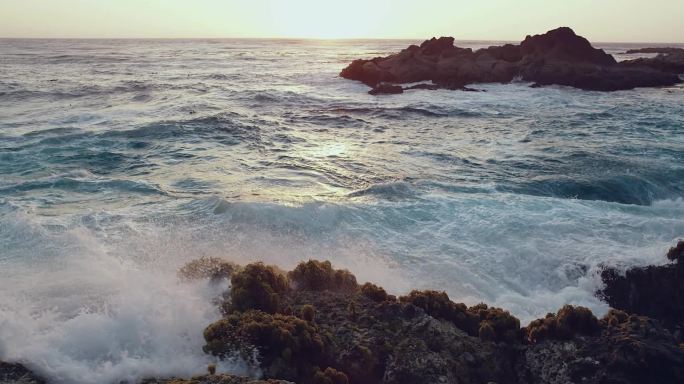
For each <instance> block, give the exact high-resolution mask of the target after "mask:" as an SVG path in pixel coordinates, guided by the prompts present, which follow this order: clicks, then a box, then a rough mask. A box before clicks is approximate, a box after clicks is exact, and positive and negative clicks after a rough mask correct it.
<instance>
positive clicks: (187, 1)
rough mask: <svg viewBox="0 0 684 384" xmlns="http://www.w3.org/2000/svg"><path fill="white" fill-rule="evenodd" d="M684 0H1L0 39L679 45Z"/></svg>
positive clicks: (683, 37) (683, 30) (683, 28)
mask: <svg viewBox="0 0 684 384" xmlns="http://www.w3.org/2000/svg"><path fill="white" fill-rule="evenodd" d="M682 16H684V0H649V1H643V0H0V37H34V38H39V37H42V38H45V37H51V38H230V37H256V38H270V37H282V38H300V37H302V38H323V39H326V38H407V39H423V38H428V37H432V36H454V37H456V39H459V40H471V39H472V40H512V41H519V40H522V39H523V38H524V37H525V36H526V35H528V34H536V33H543V32H545V31H547V30H549V29H553V28H556V27H559V26H569V27H572V28H573V29H575V31H576V32H577V33H578V34H581V35H583V36H585V37H587V38H588V39H589V40H592V41H599V42H624V41H632V42H673V43H684V21H683V20H682Z"/></svg>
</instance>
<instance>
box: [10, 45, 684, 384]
mask: <svg viewBox="0 0 684 384" xmlns="http://www.w3.org/2000/svg"><path fill="white" fill-rule="evenodd" d="M411 43H418V42H415V41H368V40H366V41H314V40H305V41H302V40H0V292H1V294H0V360H8V361H18V362H23V363H25V364H27V365H28V366H29V367H31V368H32V369H34V370H36V371H37V372H39V373H41V374H43V375H45V376H47V377H50V378H51V379H52V380H53V381H54V382H56V383H107V382H117V383H118V382H119V381H121V380H132V381H135V380H138V379H140V378H143V377H150V376H174V375H177V376H190V375H193V374H197V373H202V371H204V369H205V368H204V367H206V365H207V364H208V363H210V362H212V360H211V358H210V357H208V356H206V355H204V354H203V353H202V350H201V347H202V345H203V339H202V331H203V329H204V327H205V326H206V325H208V324H209V323H211V322H212V321H214V320H216V319H217V318H219V316H220V315H219V313H218V311H217V310H216V308H215V305H214V304H212V301H214V300H215V299H216V298H218V297H219V296H220V295H221V293H222V292H223V291H224V290H225V289H226V288H227V283H225V284H224V285H221V286H215V285H210V284H209V283H207V282H193V283H187V282H181V281H179V279H178V278H177V275H176V271H177V269H178V268H179V267H180V266H182V265H183V264H184V263H186V262H188V261H190V260H192V259H195V258H198V257H203V256H215V257H224V258H227V259H230V260H233V261H236V262H239V263H248V262H251V261H257V260H259V261H265V262H267V263H272V264H277V265H279V266H281V267H283V268H292V267H293V266H294V265H296V263H297V262H299V261H301V260H307V259H310V258H315V259H328V260H331V261H332V262H333V264H334V265H335V266H336V267H340V268H347V269H349V270H350V271H352V272H353V273H354V274H356V276H357V277H358V279H359V280H360V281H361V282H365V281H372V282H375V283H377V284H379V285H382V286H384V287H386V288H387V289H388V290H389V291H390V292H392V293H394V294H405V293H408V292H409V291H410V290H412V289H438V290H445V291H446V292H448V293H449V295H450V297H451V298H452V299H454V300H455V301H459V302H465V303H468V304H476V303H479V302H486V303H488V304H491V305H495V306H500V307H503V308H506V309H508V310H510V311H511V312H512V313H513V314H514V315H516V316H518V317H519V318H520V319H521V320H522V322H523V324H525V323H527V322H528V321H530V320H532V319H534V318H537V317H540V316H544V315H545V314H546V313H547V312H554V311H556V310H557V309H558V308H560V307H561V306H562V305H564V304H566V303H569V304H576V305H584V306H587V307H589V308H591V309H592V310H593V311H595V313H597V314H598V315H601V314H602V313H604V312H605V311H606V310H607V305H606V304H605V303H603V302H601V301H600V300H599V299H598V298H597V297H596V296H595V294H594V293H595V291H596V290H597V289H599V288H600V287H601V281H600V278H599V277H598V275H597V274H598V273H599V272H600V270H601V268H602V267H603V266H606V265H608V266H613V267H617V268H620V269H626V268H628V267H630V266H641V265H648V264H663V263H665V262H666V260H665V257H664V254H665V252H666V251H667V249H668V247H669V246H671V245H673V244H674V242H675V240H677V239H678V238H679V237H682V236H684V200H682V199H683V197H684V88H683V87H669V88H657V89H638V90H633V91H621V92H614V93H600V92H587V91H581V90H576V89H571V88H565V87H546V88H530V87H529V84H527V83H513V84H487V85H476V86H475V87H476V88H478V89H480V90H483V91H486V92H460V91H446V90H445V91H411V92H407V93H405V94H403V95H396V96H383V97H373V96H370V95H367V94H366V92H367V91H368V88H367V87H366V86H364V85H362V84H360V83H356V82H352V81H347V80H344V79H341V78H340V77H338V74H339V72H340V70H341V69H342V68H344V67H345V66H346V65H347V64H348V63H349V62H351V61H352V60H353V59H356V58H362V57H366V58H368V57H374V56H382V55H386V54H389V53H391V52H395V51H398V50H400V49H402V48H404V47H406V46H408V45H409V44H411ZM493 44H495V43H494V42H491V43H490V42H461V43H458V45H460V46H466V47H473V48H477V47H482V46H488V45H493ZM639 46H641V45H630V44H610V45H602V47H603V48H605V49H606V50H607V51H608V52H609V53H614V54H616V55H617V57H618V59H625V58H626V57H627V56H625V55H621V53H622V52H624V51H625V50H626V49H629V48H634V47H639ZM245 369H246V367H245V366H244V364H242V363H241V362H240V361H228V362H225V363H223V364H222V365H221V366H220V367H219V370H221V371H225V372H233V373H244V372H245Z"/></svg>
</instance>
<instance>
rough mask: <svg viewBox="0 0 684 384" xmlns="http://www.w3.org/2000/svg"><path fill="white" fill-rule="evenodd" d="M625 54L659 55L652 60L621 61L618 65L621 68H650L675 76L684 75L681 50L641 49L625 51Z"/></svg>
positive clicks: (683, 53)
mask: <svg viewBox="0 0 684 384" xmlns="http://www.w3.org/2000/svg"><path fill="white" fill-rule="evenodd" d="M627 53H628V54H633V53H658V54H659V55H658V56H656V57H652V58H639V59H634V60H627V61H623V62H621V63H620V65H622V66H625V67H634V68H651V69H654V70H657V71H662V72H667V73H672V74H675V75H680V74H684V49H682V48H642V49H635V50H631V51H627Z"/></svg>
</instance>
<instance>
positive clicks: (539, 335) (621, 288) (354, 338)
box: [0, 242, 684, 384]
mask: <svg viewBox="0 0 684 384" xmlns="http://www.w3.org/2000/svg"><path fill="white" fill-rule="evenodd" d="M668 258H669V259H670V260H671V261H672V262H673V263H671V264H669V265H667V266H664V267H657V268H656V267H654V268H651V269H646V270H645V272H644V270H638V271H640V272H632V273H631V274H630V273H628V274H627V275H626V276H621V275H619V274H618V273H617V272H616V271H614V270H612V269H606V272H605V273H604V279H607V286H606V288H605V290H604V291H603V292H602V294H603V295H604V296H605V297H607V298H608V299H609V300H610V301H611V302H615V305H616V306H620V307H622V308H624V309H625V310H627V311H621V310H616V309H614V310H611V311H610V312H609V313H608V314H607V315H606V316H605V317H603V318H602V319H598V318H596V317H595V316H594V314H592V312H591V311H590V310H589V309H586V308H582V307H573V306H570V305H567V306H565V307H563V308H561V309H560V310H559V311H558V312H557V313H555V314H548V315H547V316H546V317H544V318H542V319H538V320H535V321H533V322H531V323H530V324H529V325H527V326H526V327H521V325H520V321H519V320H518V319H517V318H515V317H514V316H512V315H511V314H510V313H509V312H507V311H505V310H503V309H500V308H492V307H489V306H487V305H485V304H479V305H475V306H471V307H468V306H466V305H465V304H461V303H455V302H453V301H451V300H450V299H449V297H448V296H447V294H446V293H444V292H438V291H413V292H411V293H409V294H408V295H406V296H402V297H395V296H393V295H390V294H388V293H387V292H386V291H385V290H384V289H382V288H381V287H378V286H376V285H374V284H371V283H366V284H362V285H361V284H359V283H358V282H357V280H356V277H355V276H354V275H353V274H351V273H350V272H349V271H346V270H340V269H335V268H333V266H332V264H331V263H330V262H327V261H323V262H321V261H315V260H310V261H308V262H303V263H300V264H299V265H298V266H297V267H296V268H295V269H294V270H292V271H290V272H286V271H282V270H280V269H278V268H277V267H274V266H268V265H265V264H262V263H254V264H249V265H247V266H239V265H236V264H233V263H231V262H229V261H225V260H222V259H216V258H203V259H199V260H196V261H193V262H191V263H189V264H188V265H186V266H185V267H183V268H182V269H181V270H180V271H179V275H180V277H181V278H182V279H183V280H197V279H208V280H210V281H212V282H214V283H217V282H220V281H221V280H223V279H230V281H231V287H230V290H229V291H228V292H226V293H225V295H224V299H223V301H222V302H220V303H217V304H218V305H219V306H220V308H221V309H222V312H223V313H224V316H223V318H222V319H220V320H219V321H217V322H215V323H213V324H210V325H209V326H208V327H207V328H206V329H205V331H204V339H205V340H206V344H205V346H204V352H206V353H208V354H211V355H214V356H215V357H216V358H217V359H222V358H224V357H228V358H234V357H236V355H237V356H240V357H242V358H243V359H244V360H245V361H246V362H247V363H248V364H249V365H250V366H251V367H252V368H253V370H254V372H261V373H262V375H263V377H264V379H263V380H254V379H249V378H243V377H236V376H230V375H221V374H214V373H215V372H214V369H215V368H214V366H210V367H206V368H207V369H208V371H209V372H210V374H208V375H204V376H198V377H195V378H192V379H151V380H147V381H143V383H145V384H248V383H249V384H261V383H272V384H276V383H282V384H285V383H290V382H292V383H299V384H348V383H361V384H375V383H378V384H379V383H383V384H414V383H447V384H448V383H454V384H491V383H496V384H509V383H510V384H575V383H576V384H580V383H588V384H649V383H653V384H655V383H658V384H660V383H684V345H682V344H679V343H680V341H679V340H677V337H676V336H674V335H673V333H672V332H671V330H672V329H679V328H678V327H679V326H678V324H680V322H681V319H682V318H681V314H682V312H681V311H679V308H681V298H680V296H679V293H676V294H675V295H674V296H672V295H662V294H661V292H662V291H672V290H677V292H680V291H681V288H682V287H681V281H682V280H681V279H680V276H681V271H682V265H683V264H680V262H681V261H682V260H684V242H682V243H680V244H678V245H677V246H676V247H674V248H672V250H671V251H670V252H669V253H668ZM635 273H636V274H635ZM625 289H626V290H627V291H626V290H625ZM641 290H644V291H643V292H644V294H642V293H641ZM625 295H627V296H625ZM647 297H650V298H654V297H658V300H657V301H655V302H653V303H648V302H647ZM668 297H669V298H671V299H674V300H675V301H677V302H675V303H670V302H668V299H667V298H668ZM625 300H627V301H625ZM673 305H674V306H675V307H674V308H678V309H676V310H674V311H672V308H673ZM668 308H669V309H668ZM632 311H635V312H636V313H640V314H645V315H650V316H653V317H655V318H656V319H654V318H649V317H646V316H642V315H638V314H632ZM661 319H662V320H663V321H664V324H665V325H663V323H661V322H660V321H659V320H661ZM668 328H670V329H668ZM199 369H202V367H198V370H199ZM3 379H4V380H5V381H3ZM283 380H284V381H283ZM41 382H42V381H41V380H40V378H38V377H36V376H34V375H32V374H31V373H30V372H29V371H28V370H26V369H25V368H24V367H22V366H20V365H16V364H15V365H13V364H0V383H3V384H5V383H41Z"/></svg>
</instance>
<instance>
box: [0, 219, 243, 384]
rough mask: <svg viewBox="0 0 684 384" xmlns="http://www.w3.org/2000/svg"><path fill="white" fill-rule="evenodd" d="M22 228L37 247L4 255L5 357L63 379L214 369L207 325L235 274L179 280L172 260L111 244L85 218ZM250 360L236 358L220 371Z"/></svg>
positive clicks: (0, 279) (1, 310) (1, 339)
mask: <svg viewBox="0 0 684 384" xmlns="http://www.w3.org/2000/svg"><path fill="white" fill-rule="evenodd" d="M22 219H23V220H24V221H23V223H22ZM26 219H27V218H26V217H23V218H22V217H21V216H19V215H17V216H15V217H14V218H13V220H11V221H10V222H8V221H3V222H2V231H3V234H8V232H9V231H10V228H8V227H12V226H15V228H16V226H18V227H20V228H24V229H25V228H27V227H31V225H28V224H27V223H26ZM13 223H14V224H13ZM21 233H23V234H24V235H27V237H26V239H25V240H26V241H27V243H30V244H28V248H29V249H26V252H27V254H30V255H31V256H33V257H29V258H24V259H18V258H12V259H5V260H3V261H2V264H1V266H2V272H1V273H0V290H1V291H2V292H3V294H2V296H1V297H0V359H2V360H8V361H19V362H23V363H25V364H27V365H28V366H29V367H31V368H32V369H35V370H36V372H38V373H39V374H41V375H44V376H45V377H48V378H50V381H51V382H54V383H65V384H66V383H84V384H86V383H119V382H120V381H121V380H127V381H130V382H135V381H137V380H139V379H142V378H145V377H171V376H181V377H189V376H192V375H194V374H199V373H203V372H205V371H206V366H207V364H209V363H210V362H212V361H213V360H212V359H211V358H210V357H209V356H208V355H205V354H204V353H203V352H202V345H203V338H202V331H203V329H204V328H205V327H206V326H207V325H208V324H209V323H211V322H212V321H214V320H216V319H217V318H218V317H219V313H218V311H217V308H216V306H215V305H214V304H213V300H214V299H215V298H216V297H217V296H218V295H219V294H220V293H221V292H222V291H224V290H225V289H226V288H227V283H225V284H224V285H223V286H213V285H210V284H209V283H208V282H196V283H181V282H179V280H178V279H177V277H176V275H175V273H174V268H173V266H174V261H173V260H170V259H169V260H167V262H166V263H167V265H156V266H155V265H154V264H153V263H148V264H145V263H140V262H139V260H136V259H135V257H131V256H129V255H127V254H126V253H127V252H128V251H131V249H128V248H127V247H126V246H125V245H122V244H118V245H117V246H118V247H119V249H116V248H114V249H113V248H111V247H110V246H109V245H107V243H106V242H102V241H101V240H99V239H97V238H94V237H93V236H92V234H91V233H90V231H88V230H85V229H83V228H79V229H73V230H68V231H65V232H62V233H59V234H56V235H55V234H49V233H45V232H43V233H39V232H35V231H34V232H26V231H22V230H17V231H15V232H14V235H13V236H15V237H16V236H20V235H21ZM30 237H33V239H31V238H30ZM36 237H37V238H36ZM15 240H19V239H16V238H15ZM36 240H37V241H36ZM50 249H52V250H51V252H52V254H51V255H48V256H49V258H43V257H41V256H44V255H45V252H46V251H48V250H50ZM56 253H59V257H55V256H56V255H55V254H56ZM246 368H247V367H245V366H244V365H243V364H241V363H240V362H239V361H231V362H224V363H222V365H220V366H219V371H228V372H233V373H245V372H246Z"/></svg>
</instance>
